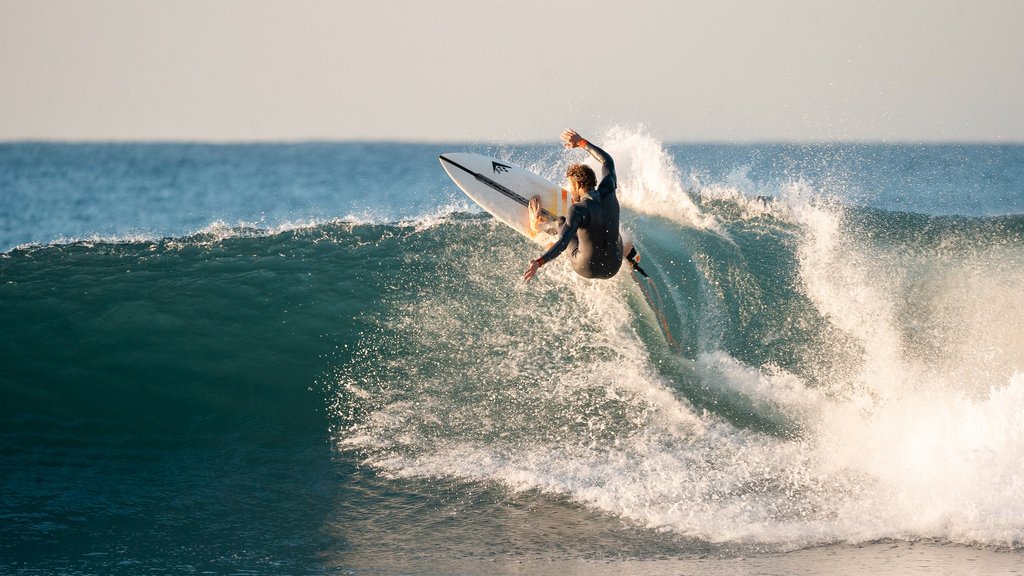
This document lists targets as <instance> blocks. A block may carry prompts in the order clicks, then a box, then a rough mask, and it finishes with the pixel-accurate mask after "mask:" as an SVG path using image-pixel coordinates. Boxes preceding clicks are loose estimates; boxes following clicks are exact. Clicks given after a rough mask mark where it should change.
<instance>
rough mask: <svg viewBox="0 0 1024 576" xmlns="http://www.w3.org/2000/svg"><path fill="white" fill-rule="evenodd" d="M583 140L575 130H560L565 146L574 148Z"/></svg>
mask: <svg viewBox="0 0 1024 576" xmlns="http://www.w3.org/2000/svg"><path fill="white" fill-rule="evenodd" d="M581 142H583V137H582V136H580V135H579V134H577V133H576V131H575V130H565V131H563V132H562V144H563V145H565V147H566V148H576V147H578V146H579V145H580V143H581Z"/></svg>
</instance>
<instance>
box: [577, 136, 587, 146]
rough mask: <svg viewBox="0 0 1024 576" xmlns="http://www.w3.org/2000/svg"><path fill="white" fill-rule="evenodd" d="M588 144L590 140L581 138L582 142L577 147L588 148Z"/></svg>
mask: <svg viewBox="0 0 1024 576" xmlns="http://www.w3.org/2000/svg"><path fill="white" fill-rule="evenodd" d="M587 144H590V142H587V141H586V140H584V139H583V138H580V143H579V144H577V145H576V147H577V148H586V146H587Z"/></svg>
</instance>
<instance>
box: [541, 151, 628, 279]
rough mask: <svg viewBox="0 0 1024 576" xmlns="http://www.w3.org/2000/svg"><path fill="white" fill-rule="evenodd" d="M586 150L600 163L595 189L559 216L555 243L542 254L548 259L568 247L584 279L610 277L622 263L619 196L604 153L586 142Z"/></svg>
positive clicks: (575, 266)
mask: <svg viewBox="0 0 1024 576" xmlns="http://www.w3.org/2000/svg"><path fill="white" fill-rule="evenodd" d="M586 150H587V152H590V155H591V156H593V157H594V158H597V159H598V160H599V161H600V162H601V176H600V180H599V182H598V184H597V188H596V189H594V190H590V191H589V192H587V194H586V195H585V196H584V197H583V199H582V200H580V201H579V202H577V203H575V204H573V205H572V206H571V207H569V218H568V220H566V219H565V218H559V224H558V234H559V238H558V242H556V243H555V245H554V246H552V247H551V248H550V249H549V250H548V251H547V252H545V253H544V255H543V256H541V257H540V261H541V264H544V263H546V262H550V261H551V260H552V259H554V258H555V257H557V256H558V255H559V254H561V253H562V252H563V251H564V250H565V249H566V248H568V249H569V259H570V260H572V269H573V270H575V271H576V273H577V274H579V275H580V276H583V277H584V278H611V277H612V276H615V273H616V272H618V271H619V268H620V267H621V266H622V237H621V236H619V199H618V198H617V197H616V196H615V189H616V188H617V186H618V183H617V182H616V179H615V163H614V162H613V161H612V157H611V156H609V155H608V153H607V152H605V151H604V150H601V149H600V148H598V147H597V146H594V145H593V144H589V143H588V144H587V146H586Z"/></svg>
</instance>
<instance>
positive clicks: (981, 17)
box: [0, 0, 1024, 142]
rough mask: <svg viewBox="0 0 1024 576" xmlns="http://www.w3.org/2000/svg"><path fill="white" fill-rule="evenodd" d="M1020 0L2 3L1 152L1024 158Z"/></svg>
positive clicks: (143, 0) (1023, 15)
mask: <svg viewBox="0 0 1024 576" xmlns="http://www.w3.org/2000/svg"><path fill="white" fill-rule="evenodd" d="M1022 27H1024V1H1020V0H962V1H946V0H885V1H875V0H850V1H846V0H843V1H839V0H836V1H829V0H776V1H771V0H762V1H753V0H751V1H743V0H708V1H670V0H663V1H647V2H645V1H642V0H630V1H621V2H615V1H608V0H585V1H562V0H506V1H501V2H498V1H491V0H465V1H461V0H422V1H413V0H395V1H387V0H379V1H372V0H351V1H349V0H337V1H327V0H161V1H155V0H0V140H22V139H44V140H214V141H235V140H243V141H246V140H287V141H290V140H306V139H318V140H319V139H328V140H355V139H370V140H403V141H466V140H475V141H492V142H515V141H555V140H557V135H558V132H559V131H561V129H562V128H565V127H574V128H577V129H579V130H581V131H586V132H588V133H595V132H600V131H601V130H605V129H607V128H609V127H611V126H615V125H623V126H630V127H631V126H642V127H643V128H644V129H646V130H647V131H648V132H650V133H651V134H652V135H654V136H656V137H657V138H659V139H661V140H664V141H668V142H680V141H725V142H748V141H766V140H767V141H835V140H844V141H848V140H868V141H1003V142H1005V141H1014V142H1024V31H1022Z"/></svg>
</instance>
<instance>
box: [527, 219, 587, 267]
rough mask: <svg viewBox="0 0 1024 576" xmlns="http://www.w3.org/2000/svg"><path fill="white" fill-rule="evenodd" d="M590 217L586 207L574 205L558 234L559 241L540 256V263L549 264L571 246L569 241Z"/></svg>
mask: <svg viewBox="0 0 1024 576" xmlns="http://www.w3.org/2000/svg"><path fill="white" fill-rule="evenodd" d="M589 218H590V215H589V214H588V213H587V209H586V208H584V207H582V206H578V205H574V206H573V207H572V208H570V209H569V219H568V220H567V221H566V223H565V224H564V225H563V226H562V228H561V230H560V233H559V236H558V241H557V242H555V244H554V245H553V246H552V247H551V248H549V249H548V251H547V252H545V253H544V254H543V255H541V257H540V258H539V260H540V263H541V264H547V263H548V262H551V261H552V260H554V259H555V258H557V257H558V255H559V254H561V253H562V252H564V251H565V249H566V248H567V247H568V246H569V243H570V242H572V239H573V237H574V236H576V231H577V230H579V229H580V227H581V226H586V225H587V223H588V221H589Z"/></svg>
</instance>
